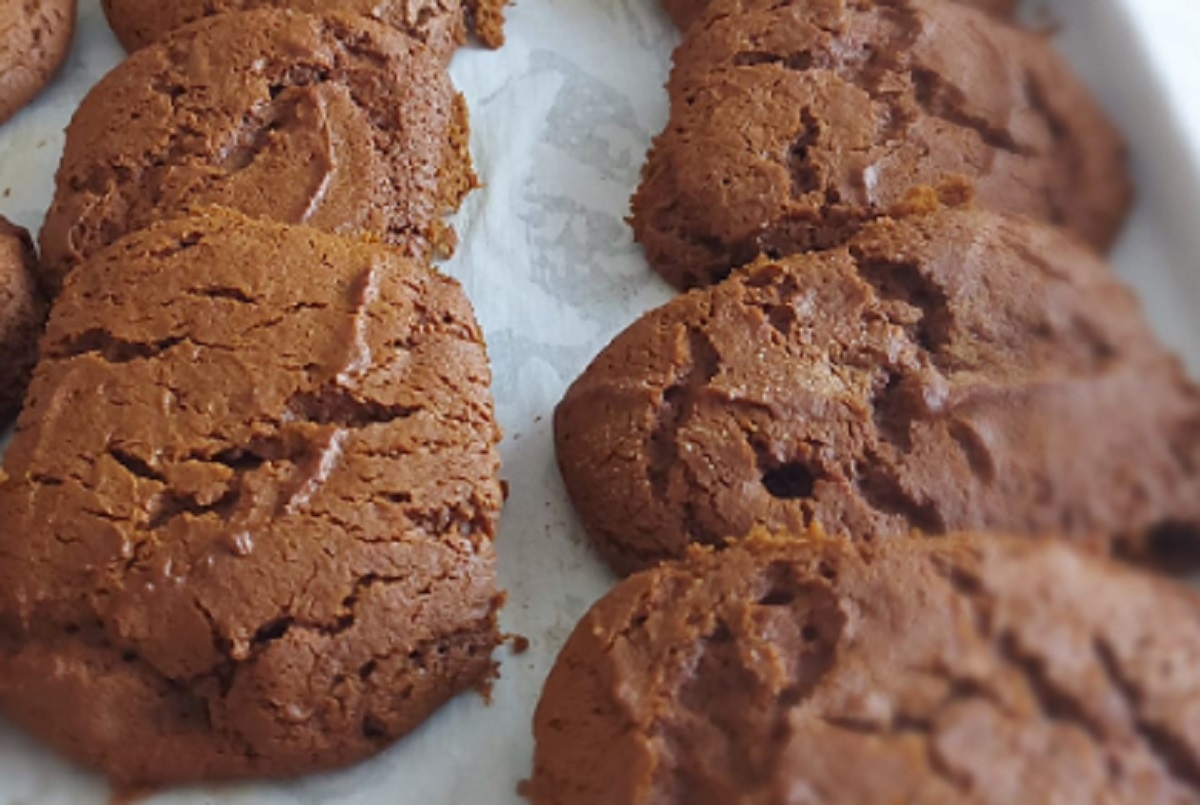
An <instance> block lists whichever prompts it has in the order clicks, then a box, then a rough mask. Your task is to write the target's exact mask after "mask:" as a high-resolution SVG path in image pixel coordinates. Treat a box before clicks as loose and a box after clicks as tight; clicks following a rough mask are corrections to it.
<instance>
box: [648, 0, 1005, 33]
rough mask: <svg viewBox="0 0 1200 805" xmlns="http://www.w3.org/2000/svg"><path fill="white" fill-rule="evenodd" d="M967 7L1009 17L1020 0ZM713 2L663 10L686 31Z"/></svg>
mask: <svg viewBox="0 0 1200 805" xmlns="http://www.w3.org/2000/svg"><path fill="white" fill-rule="evenodd" d="M955 2H957V3H960V4H961V5H965V6H974V7H975V8H979V9H983V10H984V11H987V12H989V13H991V14H995V15H997V16H1003V17H1008V16H1011V15H1012V14H1013V13H1014V12H1016V10H1017V5H1018V4H1019V3H1020V0H955ZM710 3H711V0H662V5H663V8H664V9H666V11H667V15H668V16H670V18H671V20H672V21H673V22H674V23H675V27H677V28H679V30H681V31H686V30H687V29H688V27H689V26H691V24H692V23H693V22H695V21H696V20H698V19H700V17H701V16H702V15H703V14H704V10H705V9H707V8H708V7H709V5H710Z"/></svg>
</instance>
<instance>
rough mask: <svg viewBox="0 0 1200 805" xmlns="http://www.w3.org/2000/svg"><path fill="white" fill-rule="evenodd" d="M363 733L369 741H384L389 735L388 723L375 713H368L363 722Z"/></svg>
mask: <svg viewBox="0 0 1200 805" xmlns="http://www.w3.org/2000/svg"><path fill="white" fill-rule="evenodd" d="M362 734H363V737H364V738H366V739H367V740H368V741H382V740H386V739H387V737H388V732H387V725H386V724H384V723H383V721H381V720H380V719H379V718H377V717H375V716H373V715H367V716H366V718H364V719H363V722H362Z"/></svg>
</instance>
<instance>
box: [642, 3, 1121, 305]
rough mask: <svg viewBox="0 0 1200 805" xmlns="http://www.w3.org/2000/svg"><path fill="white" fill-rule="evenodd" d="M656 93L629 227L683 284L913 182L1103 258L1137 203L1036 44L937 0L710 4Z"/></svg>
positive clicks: (777, 246) (1113, 144)
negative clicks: (665, 109)
mask: <svg viewBox="0 0 1200 805" xmlns="http://www.w3.org/2000/svg"><path fill="white" fill-rule="evenodd" d="M669 92H670V97H671V117H670V121H669V123H668V125H667V128H666V130H665V131H664V132H663V133H662V134H661V135H660V136H659V137H658V138H657V139H656V141H655V144H654V147H653V149H652V151H651V153H650V156H649V158H648V160H647V163H646V166H645V169H644V174H643V181H642V185H641V187H640V188H639V189H638V191H637V194H636V195H635V196H634V199H633V216H632V224H633V229H634V233H635V235H636V237H637V239H638V241H639V242H640V243H641V244H642V245H643V246H644V247H645V250H646V256H647V258H648V259H649V261H650V264H651V265H652V266H654V268H655V269H657V270H658V272H659V273H660V274H662V275H663V277H664V278H666V279H667V280H668V281H669V282H670V283H672V284H673V285H675V286H676V287H679V288H688V287H692V286H696V285H706V284H709V283H711V282H714V281H717V280H719V279H721V278H722V277H724V276H725V275H727V274H728V273H729V271H730V270H731V269H732V268H734V267H736V266H739V265H744V264H746V263H748V262H750V261H751V260H753V259H754V258H755V257H757V256H758V255H759V254H767V255H769V256H775V257H778V256H782V255H786V254H793V253H796V252H800V251H807V250H810V249H814V248H818V249H819V248H826V247H830V246H836V245H838V244H840V243H843V242H845V240H846V239H847V238H848V237H850V236H851V235H853V233H854V232H855V231H856V230H857V229H858V227H860V226H862V224H863V223H864V222H866V221H868V220H871V219H872V218H874V217H877V216H879V215H882V214H887V213H889V212H891V211H892V210H893V209H894V208H895V206H896V204H897V203H899V202H901V201H902V200H903V199H905V198H906V197H907V196H908V194H909V193H910V192H911V191H912V189H913V188H914V187H915V186H919V185H932V186H950V187H953V188H955V190H956V192H960V194H961V192H962V189H963V188H966V189H968V190H967V191H968V192H973V193H974V196H975V198H976V199H977V201H978V203H979V204H980V205H982V206H985V207H988V208H989V209H994V210H997V211H999V212H1006V213H1018V214H1024V215H1029V216H1032V217H1035V218H1039V219H1041V220H1044V221H1048V222H1050V223H1053V224H1056V225H1059V226H1062V227H1064V228H1066V229H1068V230H1071V231H1072V232H1074V233H1075V234H1076V235H1078V236H1079V237H1081V238H1082V239H1084V240H1086V241H1087V242H1088V243H1090V244H1092V245H1093V246H1095V247H1096V248H1097V249H1099V250H1104V249H1107V248H1108V246H1109V245H1110V244H1111V243H1112V241H1113V239H1114V238H1115V237H1116V235H1117V234H1118V233H1119V231H1120V230H1121V226H1122V223H1123V221H1124V219H1125V215H1126V212H1127V211H1128V208H1129V204H1130V200H1131V197H1132V192H1131V184H1130V178H1129V175H1128V172H1127V170H1126V165H1125V150H1124V145H1123V142H1122V139H1121V137H1120V135H1119V134H1118V132H1117V131H1116V130H1115V129H1114V127H1113V126H1112V124H1111V123H1110V122H1109V121H1108V119H1107V118H1106V117H1105V115H1104V114H1103V112H1102V111H1101V110H1100V108H1099V107H1098V106H1097V105H1096V104H1095V102H1094V101H1093V100H1092V98H1091V96H1090V95H1089V93H1088V92H1087V90H1086V89H1085V88H1084V86H1083V85H1082V83H1081V82H1080V81H1079V80H1078V79H1077V78H1076V77H1075V75H1074V73H1073V72H1072V71H1071V69H1070V67H1069V66H1068V65H1067V63H1066V61H1065V60H1063V59H1062V58H1061V57H1060V56H1059V55H1058V54H1057V53H1056V52H1055V51H1054V48H1053V47H1052V45H1051V43H1050V42H1049V41H1048V40H1047V39H1046V37H1045V36H1044V35H1041V34H1037V33H1031V32H1026V31H1022V30H1019V29H1017V28H1014V27H1012V26H1008V25H1003V24H1000V23H998V22H996V21H995V20H994V19H992V18H991V17H989V16H987V15H984V14H980V13H979V12H978V11H976V10H974V9H969V8H964V7H962V6H960V5H958V4H955V3H947V2H945V0H905V2H902V3H888V2H883V1H882V0H865V1H864V2H858V3H846V2H842V1H841V0H717V2H715V3H714V5H713V6H712V7H711V8H710V10H709V12H708V13H707V14H706V15H705V16H704V18H703V19H702V20H700V21H699V22H698V23H697V24H696V25H694V26H692V27H691V28H690V29H689V30H688V32H687V34H686V36H685V37H684V41H683V44H682V45H680V47H679V49H678V50H677V51H676V53H675V68H674V70H673V72H672V74H671V79H670V88H669Z"/></svg>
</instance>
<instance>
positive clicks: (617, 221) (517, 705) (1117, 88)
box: [0, 0, 1200, 805]
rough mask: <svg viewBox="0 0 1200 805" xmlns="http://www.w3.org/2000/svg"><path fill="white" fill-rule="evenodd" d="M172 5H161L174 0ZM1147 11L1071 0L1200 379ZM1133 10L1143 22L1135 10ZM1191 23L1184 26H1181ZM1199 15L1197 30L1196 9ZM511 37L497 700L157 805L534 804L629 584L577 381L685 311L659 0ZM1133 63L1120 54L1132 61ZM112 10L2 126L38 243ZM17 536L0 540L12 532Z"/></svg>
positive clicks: (1184, 197) (1183, 185)
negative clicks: (585, 446) (591, 629)
mask: <svg viewBox="0 0 1200 805" xmlns="http://www.w3.org/2000/svg"><path fill="white" fill-rule="evenodd" d="M169 1H170V0H163V2H169ZM1136 2H1137V0H1059V2H1056V3H1051V4H1050V5H1051V6H1053V10H1054V11H1055V13H1056V14H1057V15H1058V16H1059V17H1060V19H1061V20H1062V21H1063V22H1064V24H1065V30H1066V32H1067V33H1066V35H1065V37H1064V40H1063V45H1064V47H1065V49H1066V50H1067V52H1068V54H1069V55H1070V56H1071V58H1072V59H1073V60H1074V61H1075V62H1076V63H1077V65H1078V66H1079V67H1080V69H1081V70H1082V71H1083V72H1084V74H1085V76H1086V77H1087V78H1088V79H1089V81H1090V82H1091V83H1092V84H1093V86H1094V87H1095V88H1096V89H1097V90H1098V92H1099V93H1100V95H1101V97H1102V99H1103V100H1104V102H1105V103H1106V104H1107V105H1108V106H1109V108H1110V109H1111V110H1112V111H1113V113H1114V114H1115V115H1116V117H1117V118H1118V120H1119V122H1121V123H1122V124H1123V125H1124V126H1125V127H1126V130H1127V131H1129V132H1130V134H1131V140H1132V141H1133V145H1134V151H1135V155H1136V157H1137V173H1138V178H1139V183H1140V185H1141V188H1140V189H1141V201H1140V203H1139V206H1138V208H1137V211H1136V213H1135V216H1134V222H1133V224H1132V225H1131V227H1130V231H1129V233H1128V235H1127V237H1126V238H1125V240H1124V241H1123V243H1122V245H1121V247H1120V249H1119V250H1118V255H1117V262H1118V265H1119V267H1120V269H1121V270H1122V271H1123V272H1124V273H1125V275H1126V276H1127V277H1128V278H1129V279H1130V280H1131V281H1132V282H1134V283H1135V285H1136V286H1137V287H1138V288H1139V290H1140V291H1141V292H1142V294H1143V297H1144V298H1145V300H1146V302H1147V306H1148V309H1149V311H1150V313H1151V316H1152V318H1153V320H1154V322H1155V324H1156V326H1157V327H1158V328H1159V330H1160V332H1161V333H1162V334H1163V335H1164V337H1165V338H1166V339H1167V340H1168V342H1169V343H1171V344H1172V346H1174V347H1176V348H1177V349H1180V350H1181V351H1184V352H1185V353H1186V354H1187V355H1188V357H1189V358H1190V359H1193V360H1192V361H1191V362H1192V365H1193V367H1197V366H1200V317H1197V316H1195V315H1194V313H1193V311H1194V310H1195V309H1196V307H1197V302H1198V301H1200V277H1198V276H1197V275H1200V269H1198V268H1197V266H1196V264H1195V261H1194V259H1193V255H1196V254H1200V234H1198V230H1200V227H1197V226H1196V224H1195V221H1194V220H1193V219H1194V217H1195V214H1196V212H1197V210H1198V209H1200V206H1198V204H1197V199H1198V195H1197V192H1196V186H1197V185H1196V177H1195V175H1194V172H1193V171H1192V169H1191V165H1193V164H1195V163H1194V162H1192V151H1191V150H1190V149H1189V148H1188V145H1187V142H1186V140H1185V139H1184V138H1182V137H1181V136H1180V135H1179V134H1178V128H1177V127H1176V126H1175V125H1174V124H1173V119H1174V117H1173V112H1172V110H1171V108H1170V106H1169V104H1168V102H1167V100H1166V95H1165V94H1164V93H1163V91H1162V89H1161V85H1160V83H1161V82H1160V80H1159V78H1157V77H1156V73H1155V70H1154V69H1153V68H1152V67H1151V66H1150V64H1151V62H1150V61H1148V60H1146V59H1145V58H1144V55H1145V52H1146V51H1145V44H1144V43H1143V42H1141V41H1140V40H1138V39H1137V38H1136V37H1132V38H1131V35H1130V18H1129V17H1128V16H1127V14H1129V13H1134V12H1136V9H1134V8H1133V6H1134V4H1135V3H1136ZM1126 4H1128V6H1129V10H1128V11H1127V10H1126ZM1185 22H1186V21H1185ZM1190 22H1191V23H1192V24H1193V26H1194V29H1195V28H1200V7H1198V8H1197V9H1194V14H1193V16H1192V17H1191V20H1190ZM508 30H509V39H510V41H509V44H508V45H507V46H506V47H505V48H504V49H503V50H501V51H499V52H495V53H493V52H488V51H481V50H466V51H463V52H462V53H460V54H459V55H458V57H457V58H456V60H455V62H454V65H453V67H452V73H453V75H454V78H455V80H456V82H457V84H458V86H459V87H460V88H461V89H462V90H463V92H464V93H465V94H466V96H467V99H468V102H469V104H470V107H471V114H472V128H473V141H472V149H473V153H474V157H475V161H476V164H477V168H478V171H479V173H480V175H481V177H482V179H483V181H484V183H485V185H486V186H485V187H484V188H483V189H482V190H481V191H479V192H477V193H475V194H474V195H473V196H472V197H471V198H470V199H469V200H468V202H467V204H466V205H465V207H464V209H463V211H462V213H461V214H460V216H459V217H458V219H457V227H458V230H459V234H460V237H461V241H462V245H461V248H460V251H459V254H458V255H457V257H456V258H455V260H454V261H453V262H452V263H451V264H449V265H448V266H446V267H445V270H446V271H447V272H448V273H450V274H452V275H454V276H456V277H457V278H459V279H460V280H461V281H462V282H463V284H464V286H465V287H466V290H467V292H468V294H469V295H470V297H471V299H472V300H473V301H474V304H475V307H476V310H477V313H478V316H479V318H480V321H481V322H482V324H483V326H484V329H485V331H486V333H487V337H488V342H489V347H490V352H491V356H492V360H493V367H494V372H495V396H496V401H497V406H498V411H499V416H500V419H501V422H502V424H503V426H504V429H505V433H506V439H505V442H504V445H503V457H504V477H505V478H506V480H508V481H509V483H510V485H511V489H512V495H511V497H510V499H509V501H508V506H507V508H506V510H505V514H504V520H503V524H502V528H501V533H500V537H499V542H498V548H499V553H500V565H501V567H500V570H501V580H502V583H503V584H504V586H505V587H506V588H507V590H508V593H509V603H508V607H507V609H506V610H505V613H504V616H503V626H504V628H505V629H506V630H507V631H510V632H515V633H519V634H522V635H525V636H527V637H529V638H530V640H531V641H532V643H531V646H530V649H529V651H528V652H527V653H525V654H523V655H521V656H517V657H514V656H510V655H509V654H508V652H507V651H501V652H500V654H499V659H500V660H501V661H502V678H501V680H500V682H499V684H498V685H497V687H496V690H495V693H494V700H493V702H492V704H491V705H490V706H488V705H485V704H484V702H483V701H482V700H481V699H480V698H479V697H478V696H476V695H466V696H463V697H460V698H459V699H458V700H456V701H455V702H453V703H452V704H450V705H449V706H448V707H446V708H445V709H444V710H443V711H442V712H440V713H439V714H438V715H437V716H436V717H435V718H433V719H432V720H431V721H430V722H429V723H428V724H426V725H425V726H424V727H422V728H421V729H420V730H418V731H417V732H416V733H415V734H413V735H412V736H410V737H409V738H407V739H406V740H404V741H402V742H400V743H399V744H397V745H396V746H395V747H393V748H392V749H390V750H389V751H387V752H385V753H384V754H383V755H381V756H379V757H378V758H376V759H374V760H372V761H369V762H367V763H365V764H362V765H360V766H358V767H356V768H353V769H350V770H347V771H344V772H340V773H336V774H330V775H323V776H319V777H312V778H308V779H301V780H297V781H292V782H287V783H281V784H258V785H246V786H226V787H220V788H210V789H198V790H193V791H184V792H172V793H167V794H162V795H160V796H158V797H155V798H154V799H153V800H151V801H152V802H153V803H154V804H155V805H165V804H166V803H173V804H175V805H183V804H184V803H187V804H188V805H199V804H200V803H221V804H222V805H233V804H234V803H237V804H238V805H242V804H248V803H255V805H260V804H261V805H299V804H300V803H305V804H308V803H313V804H315V803H322V804H324V803H329V804H330V805H332V804H333V803H339V804H340V803H345V805H385V804H386V805H409V804H410V803H411V804H413V805H441V804H443V803H444V804H445V805H451V804H454V805H467V804H473V803H516V802H519V801H520V800H519V798H518V797H517V795H516V786H517V784H518V782H519V781H520V780H521V779H522V778H523V777H525V776H526V775H528V773H529V766H530V757H531V752H532V739H531V736H530V721H531V716H532V712H533V707H534V705H535V703H536V699H537V695H538V692H539V691H540V688H541V685H542V682H543V680H544V678H545V675H546V673H547V671H548V670H549V668H550V666H551V664H552V663H553V660H554V656H555V654H556V652H557V651H558V649H559V647H560V646H561V644H562V642H563V640H564V639H565V638H566V636H567V635H568V634H569V632H570V630H571V629H572V628H573V627H574V624H575V623H576V621H577V620H578V619H579V617H581V616H582V615H583V613H584V612H585V611H586V609H587V607H588V606H589V605H590V604H591V603H592V602H593V601H594V600H595V599H596V598H598V597H599V596H600V595H602V594H603V592H604V591H605V590H606V589H607V588H608V586H609V585H610V584H611V583H612V579H611V577H610V576H609V574H608V573H607V571H606V570H605V569H604V568H603V566H602V565H601V564H600V562H599V561H598V560H597V559H596V558H595V557H594V556H593V555H592V554H591V553H590V551H589V549H588V547H587V545H586V543H585V540H584V537H583V534H582V532H581V530H580V528H579V526H578V524H577V523H576V522H575V519H574V516H573V515H572V513H571V511H570V507H569V505H568V504H567V501H566V499H565V495H564V493H563V490H562V486H561V483H560V481H559V478H558V473H557V469H556V466H555V463H554V451H553V444H552V439H551V414H552V411H553V408H554V405H555V404H556V403H557V402H558V400H559V398H560V397H561V395H562V393H563V391H564V389H565V388H566V386H567V384H568V383H570V381H571V380H572V379H574V377H575V376H577V375H578V373H579V372H580V371H581V370H582V369H583V367H584V366H585V365H586V364H587V362H588V361H589V360H590V359H591V358H592V357H593V356H594V355H595V354H596V352H597V351H598V350H599V349H600V348H601V347H602V346H603V345H604V344H605V343H607V341H608V340H609V339H610V338H611V337H612V336H613V335H614V334H615V333H616V332H618V331H619V330H620V329H622V328H623V327H624V326H626V325H627V324H628V323H629V322H631V321H633V319H635V318H636V317H637V316H638V315H639V314H640V313H641V312H643V311H645V310H646V309H648V308H650V307H652V306H655V305H657V304H660V303H661V302H664V301H666V300H667V299H668V298H670V293H669V291H668V289H667V287H666V286H665V284H663V283H662V282H661V281H659V280H658V279H657V278H656V277H655V276H654V275H653V274H651V272H650V271H649V269H648V268H647V266H646V264H645V261H644V259H643V258H642V256H641V253H640V251H639V250H638V248H636V246H635V245H634V244H633V243H632V241H631V237H630V233H629V230H628V228H627V227H626V226H625V224H624V220H623V219H624V217H625V215H626V213H627V208H628V200H629V196H630V194H631V193H632V191H633V189H634V187H635V186H636V184H637V180H638V173H639V170H640V167H641V163H642V161H643V158H644V155H645V151H646V148H647V147H648V145H649V142H650V139H651V137H652V136H653V135H654V134H655V133H657V132H658V131H659V130H660V129H661V128H662V126H663V124H664V122H665V120H666V114H667V105H666V98H665V93H664V92H663V90H662V84H663V82H664V80H665V78H666V74H667V69H668V65H669V60H670V51H671V49H672V47H673V46H674V44H675V42H676V38H677V34H675V32H674V31H673V29H672V28H671V26H670V25H669V23H668V22H667V21H666V18H665V17H664V16H663V15H662V13H661V12H660V11H659V10H658V6H657V3H656V2H655V0H519V5H518V6H517V7H516V8H515V9H513V10H512V12H511V14H510V25H509V29H508ZM1115 54H1120V57H1119V58H1116V57H1115ZM122 55H123V54H122V53H121V51H120V49H119V47H118V46H117V45H116V43H115V41H114V40H113V38H112V36H111V34H110V33H109V31H108V28H107V25H106V23H105V21H104V17H103V15H102V14H101V12H100V10H99V4H98V1H97V0H82V2H81V17H80V31H79V36H78V39H77V41H76V44H75V49H74V52H73V54H72V57H71V60H70V63H69V64H68V66H67V68H66V70H65V72H64V74H63V75H62V76H61V77H60V79H59V80H58V81H57V82H56V84H55V85H54V86H53V87H52V88H51V89H50V90H49V91H48V92H47V93H46V94H45V95H43V97H42V98H41V99H40V100H39V102H38V103H37V104H36V105H35V106H34V107H32V108H30V109H28V110H26V111H25V112H24V113H22V114H21V115H20V116H19V117H17V118H16V119H14V120H13V121H12V122H10V123H9V124H8V125H7V126H4V127H0V213H3V214H5V215H7V216H9V217H10V218H12V219H14V220H15V221H17V222H18V223H21V224H23V225H25V226H28V227H30V228H31V229H36V228H37V227H38V226H40V223H41V219H42V215H43V213H44V211H45V209H46V207H47V206H48V204H49V201H50V196H51V191H52V187H53V174H54V170H55V167H56V165H57V162H58V156H59V152H60V150H61V146H62V135H61V131H62V128H63V127H64V126H65V125H66V123H67V121H68V120H69V118H70V115H71V113H72V111H73V110H74V108H75V106H76V105H77V104H78V102H79V100H80V99H81V98H82V97H83V95H84V94H85V93H86V91H87V89H88V88H89V87H90V86H91V85H92V84H93V83H95V81H96V80H98V79H99V78H100V77H101V76H102V75H103V74H104V73H105V72H106V71H107V70H109V69H111V68H112V67H113V66H114V65H115V64H116V63H117V62H118V61H119V60H120V59H121V58H122ZM1197 63H1198V64H1200V61H1198V62H1197ZM3 528H4V526H3V524H0V539H2V538H3ZM108 797H109V794H108V790H107V788H106V787H105V786H104V784H103V782H102V781H101V780H99V779H98V778H96V777H95V776H93V775H90V774H88V773H86V772H83V771H81V770H78V769H76V768H74V767H72V766H70V765H68V764H66V763H65V762H63V761H61V760H58V759H57V758H55V757H53V756H52V755H51V754H50V753H48V752H47V751H46V750H45V749H43V748H41V747H39V746H37V745H36V744H35V743H34V742H33V741H31V740H30V739H28V738H26V737H25V736H22V735H20V734H18V733H17V732H15V731H14V730H12V729H11V728H8V727H6V726H3V725H2V724H0V805H68V804H69V805H91V804H92V803H96V804H97V805H100V804H102V803H105V802H107V801H108Z"/></svg>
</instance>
